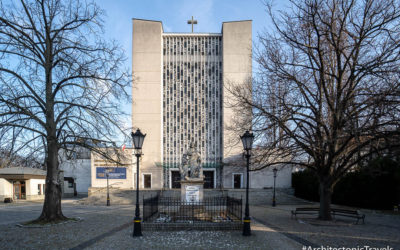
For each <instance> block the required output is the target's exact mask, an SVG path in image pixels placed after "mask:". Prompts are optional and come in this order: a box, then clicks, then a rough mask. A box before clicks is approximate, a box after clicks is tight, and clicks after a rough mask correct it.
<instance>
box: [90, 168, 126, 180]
mask: <svg viewBox="0 0 400 250" xmlns="http://www.w3.org/2000/svg"><path fill="white" fill-rule="evenodd" d="M107 169H108V179H126V168H116V167H110V168H107V167H97V168H96V179H107V176H106V172H107Z"/></svg>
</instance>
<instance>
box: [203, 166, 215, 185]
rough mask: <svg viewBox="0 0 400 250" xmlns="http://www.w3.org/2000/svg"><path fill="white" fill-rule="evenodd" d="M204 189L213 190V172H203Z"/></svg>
mask: <svg viewBox="0 0 400 250" xmlns="http://www.w3.org/2000/svg"><path fill="white" fill-rule="evenodd" d="M203 175H204V188H214V171H213V170H203Z"/></svg>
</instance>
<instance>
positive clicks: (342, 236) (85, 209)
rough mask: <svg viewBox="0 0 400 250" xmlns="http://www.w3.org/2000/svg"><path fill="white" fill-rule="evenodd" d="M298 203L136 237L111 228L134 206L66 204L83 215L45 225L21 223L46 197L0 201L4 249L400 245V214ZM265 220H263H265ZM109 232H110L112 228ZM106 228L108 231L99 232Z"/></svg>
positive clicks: (68, 211) (129, 218) (68, 209)
mask: <svg viewBox="0 0 400 250" xmlns="http://www.w3.org/2000/svg"><path fill="white" fill-rule="evenodd" d="M295 207H296V206H294V205H285V206H283V205H279V204H278V206H277V207H274V208H273V207H271V206H251V207H250V214H251V215H252V216H253V218H254V220H253V221H252V233H253V235H252V236H250V237H243V236H242V235H241V231H213V232H210V231H209V232H207V231H173V232H150V231H144V232H143V235H144V236H143V237H138V238H133V237H132V236H131V234H132V225H127V227H124V228H123V229H121V230H119V231H115V230H114V231H115V232H114V233H109V232H110V231H113V229H116V228H119V227H121V225H124V224H127V223H129V222H131V221H132V217H133V211H134V206H132V205H113V206H111V207H106V206H91V205H79V204H77V203H74V202H71V201H69V202H68V203H65V204H63V211H64V214H65V215H66V216H68V217H80V218H82V219H83V220H82V221H78V222H69V223H66V224H62V225H54V226H47V227H42V228H21V227H17V226H16V224H17V223H19V222H22V221H28V220H32V219H35V218H37V217H38V216H39V214H40V211H41V204H40V203H25V204H17V205H15V206H13V205H7V206H0V249H71V248H74V247H77V246H82V244H84V243H85V242H88V241H90V240H92V239H95V238H96V237H98V238H97V240H96V241H94V242H92V243H93V244H89V245H88V249H127V248H133V249H178V248H179V249H302V246H303V245H306V246H307V243H310V244H312V245H313V246H324V247H329V246H330V247H357V246H370V247H386V246H390V247H392V248H393V249H400V237H399V235H400V214H384V213H379V212H374V211H370V210H365V211H364V210H363V211H362V212H363V213H365V214H366V221H365V224H364V225H363V224H360V225H354V224H353V222H354V220H353V219H352V218H348V219H343V220H342V219H341V220H338V221H332V222H321V221H318V220H316V219H314V218H312V217H308V218H305V217H300V218H299V219H297V220H295V219H293V220H292V219H290V210H292V209H294V208H295ZM261 223H262V224H261ZM107 233H108V234H107ZM102 234H106V236H105V237H100V238H99V235H102Z"/></svg>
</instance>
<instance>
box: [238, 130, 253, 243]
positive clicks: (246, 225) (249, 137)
mask: <svg viewBox="0 0 400 250" xmlns="http://www.w3.org/2000/svg"><path fill="white" fill-rule="evenodd" d="M240 139H241V140H242V143H243V148H244V150H245V151H246V154H245V156H246V167H247V177H246V207H245V211H244V219H243V235H244V236H250V235H251V228H250V211H249V165H250V151H251V148H252V146H253V140H254V135H253V133H250V132H249V131H246V133H244V134H243V135H242V136H241V137H240Z"/></svg>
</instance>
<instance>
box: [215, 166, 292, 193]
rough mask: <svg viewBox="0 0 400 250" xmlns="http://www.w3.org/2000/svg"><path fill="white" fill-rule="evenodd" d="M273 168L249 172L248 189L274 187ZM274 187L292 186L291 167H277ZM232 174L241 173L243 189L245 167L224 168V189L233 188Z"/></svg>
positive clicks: (244, 185) (244, 184)
mask: <svg viewBox="0 0 400 250" xmlns="http://www.w3.org/2000/svg"><path fill="white" fill-rule="evenodd" d="M272 169H273V168H264V169H262V170H259V171H250V176H249V178H250V188H272V187H273V185H274V173H273V171H272ZM277 169H278V172H277V177H276V184H275V185H276V187H277V188H290V187H291V186H292V167H290V166H285V167H277ZM234 173H243V186H242V187H243V188H245V187H246V167H245V165H243V166H242V167H239V166H225V167H224V171H223V183H224V188H233V183H232V180H233V179H232V177H233V174H234Z"/></svg>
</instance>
